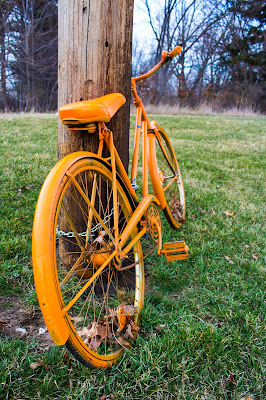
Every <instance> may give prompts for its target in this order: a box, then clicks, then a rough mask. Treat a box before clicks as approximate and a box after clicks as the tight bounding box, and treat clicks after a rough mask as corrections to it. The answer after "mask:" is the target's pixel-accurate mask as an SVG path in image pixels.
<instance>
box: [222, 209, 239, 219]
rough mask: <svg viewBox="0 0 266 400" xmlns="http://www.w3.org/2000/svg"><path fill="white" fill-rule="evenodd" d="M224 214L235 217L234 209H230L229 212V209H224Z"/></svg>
mask: <svg viewBox="0 0 266 400" xmlns="http://www.w3.org/2000/svg"><path fill="white" fill-rule="evenodd" d="M224 214H225V215H226V216H227V217H232V218H235V217H236V213H235V212H234V211H232V212H231V213H230V211H228V210H226V211H225V212H224Z"/></svg>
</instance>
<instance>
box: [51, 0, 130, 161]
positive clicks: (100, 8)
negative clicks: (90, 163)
mask: <svg viewBox="0 0 266 400" xmlns="http://www.w3.org/2000/svg"><path fill="white" fill-rule="evenodd" d="M133 1H134V0H59V2H58V18H59V21H58V29H59V32H58V33H59V35H58V37H59V39H58V40H59V43H58V53H59V55H58V64H59V67H58V106H59V107H60V106H61V105H63V104H66V103H72V102H75V101H80V100H90V99H93V98H95V97H100V96H103V95H105V94H109V93H113V92H120V93H122V94H123V95H124V96H125V97H126V99H127V102H126V104H124V105H123V106H122V108H121V109H120V110H119V111H118V112H117V114H116V115H115V116H114V117H113V118H112V120H111V122H110V123H109V125H108V126H109V128H110V129H111V130H112V131H113V133H114V141H115V145H116V147H117V150H118V152H119V154H120V156H121V159H122V161H123V163H124V165H125V167H126V168H127V167H128V158H129V153H128V142H129V113H130V78H131V54H132V26H133ZM97 145H98V137H97V135H89V134H88V133H84V131H80V132H77V133H75V134H73V133H70V132H68V131H67V129H66V127H63V126H62V123H61V122H59V128H58V156H59V158H62V157H63V156H65V155H66V154H69V153H71V152H72V151H78V150H86V151H92V152H95V151H97V148H98V147H97Z"/></svg>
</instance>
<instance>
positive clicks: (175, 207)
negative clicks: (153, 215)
mask: <svg viewBox="0 0 266 400" xmlns="http://www.w3.org/2000/svg"><path fill="white" fill-rule="evenodd" d="M149 140H150V152H151V154H150V157H149V164H150V171H151V177H152V185H153V190H154V192H155V194H156V195H157V196H158V197H159V199H160V201H161V203H162V204H163V212H164V214H165V216H166V218H167V220H168V222H169V223H170V225H171V226H172V227H173V228H179V227H180V226H181V224H182V223H183V222H184V220H185V213H186V203H185V191H184V185H183V180H182V176H181V172H180V168H179V165H178V161H177V158H176V155H175V152H174V149H173V146H172V144H171V142H170V140H169V138H168V136H167V134H166V133H165V131H164V130H163V128H161V127H157V132H156V133H155V132H154V133H151V134H150V135H149Z"/></svg>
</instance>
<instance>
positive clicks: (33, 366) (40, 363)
mask: <svg viewBox="0 0 266 400" xmlns="http://www.w3.org/2000/svg"><path fill="white" fill-rule="evenodd" d="M38 367H44V368H45V369H48V366H47V365H46V363H45V361H43V360H40V359H39V358H38V359H37V360H36V362H32V363H31V364H30V368H31V369H33V370H35V369H36V368H38Z"/></svg>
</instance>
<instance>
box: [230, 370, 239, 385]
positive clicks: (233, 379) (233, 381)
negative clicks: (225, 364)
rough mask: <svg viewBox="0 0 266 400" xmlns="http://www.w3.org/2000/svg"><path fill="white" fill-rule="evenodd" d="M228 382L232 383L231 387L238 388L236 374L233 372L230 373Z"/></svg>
mask: <svg viewBox="0 0 266 400" xmlns="http://www.w3.org/2000/svg"><path fill="white" fill-rule="evenodd" d="M228 380H229V383H230V384H231V385H233V386H237V383H236V381H235V378H234V374H232V373H231V372H230V373H229V377H228Z"/></svg>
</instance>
